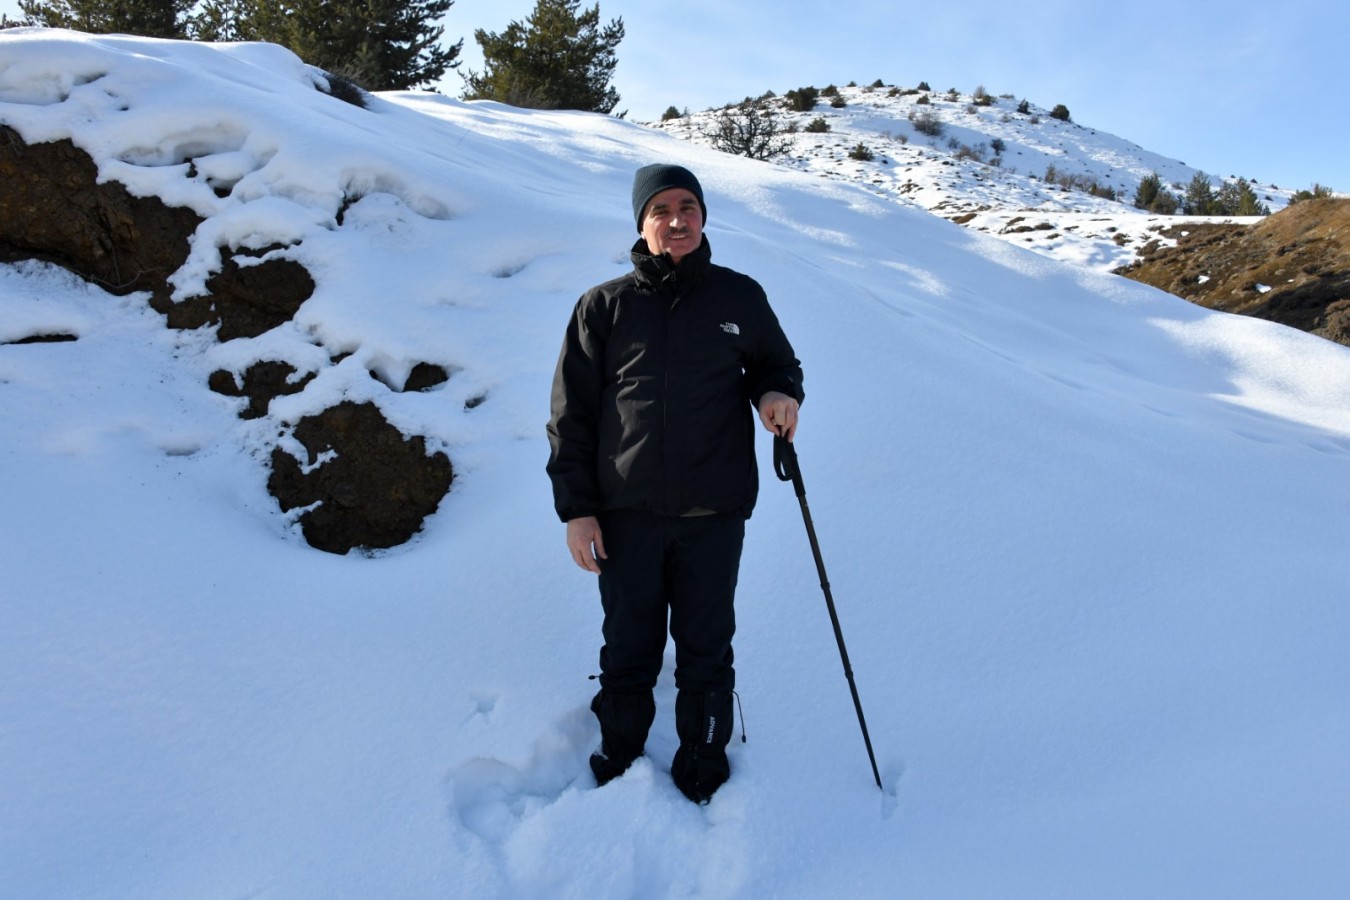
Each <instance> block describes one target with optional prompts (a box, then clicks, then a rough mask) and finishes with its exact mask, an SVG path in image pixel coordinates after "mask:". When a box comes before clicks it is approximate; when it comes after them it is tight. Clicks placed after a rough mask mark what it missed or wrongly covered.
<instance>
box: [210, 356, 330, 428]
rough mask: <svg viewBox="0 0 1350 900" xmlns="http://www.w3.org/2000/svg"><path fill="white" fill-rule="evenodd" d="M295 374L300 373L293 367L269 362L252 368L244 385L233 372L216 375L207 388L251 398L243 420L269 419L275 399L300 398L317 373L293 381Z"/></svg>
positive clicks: (226, 394)
mask: <svg viewBox="0 0 1350 900" xmlns="http://www.w3.org/2000/svg"><path fill="white" fill-rule="evenodd" d="M295 374H296V369H295V367H294V366H292V365H291V364H290V363H286V362H276V361H275V360H269V361H264V362H257V363H254V364H253V365H251V366H249V367H248V369H247V370H246V371H245V372H244V378H243V384H240V383H239V382H238V381H237V380H236V379H235V377H234V373H233V372H227V371H226V370H224V369H217V370H216V371H214V372H212V373H211V375H210V377H209V378H208V379H207V381H206V384H207V386H208V387H210V388H211V390H213V391H215V392H216V393H217V394H224V395H225V396H227V397H247V398H248V406H246V407H244V409H243V410H242V411H241V412H240V413H239V418H241V419H257V418H261V417H262V416H265V415H267V408H268V406H269V405H270V404H271V402H272V398H274V397H282V396H285V395H286V394H297V393H299V392H300V391H302V390H304V388H305V385H307V384H309V383H310V382H311V381H313V380H314V373H313V372H311V373H309V374H307V375H306V376H305V377H303V378H297V379H295V380H293V381H292V380H291V379H292V376H294V375H295Z"/></svg>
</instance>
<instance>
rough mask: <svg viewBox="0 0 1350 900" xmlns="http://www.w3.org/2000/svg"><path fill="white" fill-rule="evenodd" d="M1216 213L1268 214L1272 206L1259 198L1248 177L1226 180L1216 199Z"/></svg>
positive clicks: (1234, 214) (1233, 214)
mask: <svg viewBox="0 0 1350 900" xmlns="http://www.w3.org/2000/svg"><path fill="white" fill-rule="evenodd" d="M1214 213H1215V214H1216V215H1221V216H1268V215H1270V207H1268V206H1266V205H1265V204H1264V203H1262V202H1261V201H1260V200H1259V199H1257V196H1256V191H1254V190H1252V186H1251V185H1250V184H1248V183H1247V179H1245V178H1239V179H1238V180H1237V181H1235V182H1234V181H1227V182H1224V184H1223V186H1222V187H1220V188H1219V193H1218V195H1217V196H1216V197H1215V199H1214Z"/></svg>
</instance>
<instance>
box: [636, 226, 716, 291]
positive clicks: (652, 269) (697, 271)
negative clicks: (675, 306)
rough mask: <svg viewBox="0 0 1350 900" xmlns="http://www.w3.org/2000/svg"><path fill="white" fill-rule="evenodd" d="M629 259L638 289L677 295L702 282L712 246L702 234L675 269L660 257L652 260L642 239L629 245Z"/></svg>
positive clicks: (667, 259) (654, 257)
mask: <svg viewBox="0 0 1350 900" xmlns="http://www.w3.org/2000/svg"><path fill="white" fill-rule="evenodd" d="M631 256H632V259H633V272H634V274H635V275H636V276H637V281H638V285H639V286H640V287H642V288H643V289H645V290H657V289H658V288H661V287H663V286H665V287H667V288H669V289H671V290H672V291H679V290H681V289H684V288H688V287H692V286H693V285H695V284H697V283H698V282H699V280H700V279H702V278H703V273H704V272H706V271H707V269H708V264H709V263H710V262H712V245H710V244H709V243H708V236H707V235H706V234H705V235H704V236H703V240H702V241H701V242H699V245H698V247H697V248H695V249H694V251H693V252H692V253H690V254H688V255H687V256H685V257H684V258H683V259H681V260H680V262H679V264H678V265H676V264H675V263H673V262H671V261H670V257H669V256H666V255H664V254H662V255H661V256H653V255H652V251H651V248H649V247H648V246H647V241H646V239H645V238H638V239H637V243H636V244H634V245H633V250H632V253H631Z"/></svg>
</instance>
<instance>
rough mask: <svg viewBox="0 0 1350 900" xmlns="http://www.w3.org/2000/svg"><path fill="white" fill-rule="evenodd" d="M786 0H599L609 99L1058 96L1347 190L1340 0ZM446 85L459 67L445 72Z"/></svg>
mask: <svg viewBox="0 0 1350 900" xmlns="http://www.w3.org/2000/svg"><path fill="white" fill-rule="evenodd" d="M583 5H590V4H588V3H586V2H585V0H583ZM811 6H812V7H813V6H815V5H814V4H813V5H811ZM533 8H534V0H456V3H455V5H454V6H453V7H452V8H451V10H450V12H449V14H448V15H447V17H446V22H445V24H446V37H447V38H448V39H449V40H451V41H453V40H458V39H459V38H461V37H462V38H464V52H463V54H462V58H463V59H464V66H465V67H468V68H474V69H481V67H482V57H481V55H480V54H479V53H478V46H477V44H476V43H475V42H474V40H473V32H474V30H475V29H477V28H483V29H486V30H488V31H501V30H502V29H503V28H505V27H506V25H507V24H508V23H509V22H510V21H511V20H513V19H515V20H523V19H525V18H526V17H527V16H528V15H529V14H530V11H531V10H532V9H533ZM786 8H788V4H785V3H783V2H782V0H776V2H768V0H737V2H726V0H687V2H684V3H678V4H659V3H653V2H650V0H602V2H601V3H600V14H601V18H602V20H604V21H609V20H611V19H613V18H616V17H622V18H623V20H624V25H625V27H626V31H627V36H626V38H625V39H624V42H623V43H622V44H621V45H620V46H619V67H618V70H617V72H616V74H615V79H614V85H615V87H616V88H617V89H618V91H619V94H620V95H621V100H620V103H619V109H620V110H625V109H626V110H627V111H628V117H629V118H630V119H632V120H636V121H650V120H652V119H656V118H658V117H659V116H660V114H661V113H662V111H664V110H665V109H666V108H667V107H669V106H676V107H680V108H683V107H686V106H687V107H689V108H690V109H691V110H700V109H705V108H708V107H712V106H720V105H722V104H724V103H727V102H731V101H735V100H740V99H742V98H743V97H746V96H758V95H760V94H762V93H764V92H765V91H768V90H772V91H774V92H776V93H780V94H781V93H783V92H785V91H788V90H791V89H792V88H796V87H803V86H806V85H813V86H816V87H824V86H825V85H828V84H831V83H835V84H847V83H848V82H849V81H857V82H859V83H862V84H865V83H870V82H872V81H874V80H876V79H878V78H880V79H882V80H883V81H885V82H886V83H887V84H898V85H901V86H903V87H912V86H914V85H916V84H918V82H920V81H927V82H928V83H929V84H930V85H931V86H932V87H933V88H934V89H936V90H946V89H947V88H951V87H955V88H958V89H959V90H961V91H963V92H968V91H971V90H973V89H974V88H975V87H976V86H977V85H983V86H984V87H985V88H986V89H987V90H988V91H990V92H991V93H993V94H1003V93H1010V94H1015V95H1016V96H1017V97H1019V98H1023V97H1024V98H1026V99H1028V100H1030V101H1031V102H1033V103H1036V104H1038V105H1040V106H1044V107H1047V108H1049V107H1052V106H1054V105H1055V104H1057V103H1063V104H1065V105H1066V106H1068V108H1069V110H1070V112H1071V113H1072V115H1073V118H1074V121H1076V122H1078V123H1079V124H1082V125H1086V126H1090V127H1093V128H1097V129H1100V130H1103V131H1107V132H1110V133H1112V134H1115V135H1118V136H1120V137H1123V138H1126V139H1128V140H1131V141H1134V142H1135V143H1137V144H1140V145H1142V146H1143V147H1145V148H1147V149H1149V150H1153V151H1155V152H1157V153H1161V154H1163V155H1165V156H1169V157H1172V158H1174V159H1179V160H1181V161H1183V162H1185V163H1187V164H1188V165H1191V166H1194V167H1196V168H1200V169H1204V170H1205V171H1207V172H1209V173H1210V174H1211V175H1240V176H1243V177H1246V178H1254V179H1257V180H1259V181H1261V182H1264V183H1274V184H1276V185H1279V186H1280V187H1285V188H1288V187H1293V188H1306V187H1310V186H1311V185H1312V184H1313V182H1319V183H1321V184H1325V185H1329V186H1331V187H1333V188H1336V189H1337V190H1340V191H1350V154H1348V153H1347V152H1346V144H1347V139H1348V138H1350V121H1348V120H1347V117H1346V116H1345V115H1344V114H1343V113H1342V112H1341V107H1342V104H1343V102H1344V101H1343V99H1342V98H1341V96H1340V94H1341V90H1342V85H1343V84H1344V73H1343V69H1342V70H1338V69H1340V67H1339V66H1338V63H1337V59H1338V57H1339V56H1340V54H1341V53H1342V52H1343V47H1342V46H1338V43H1337V42H1338V41H1340V42H1342V43H1343V41H1344V38H1345V35H1347V34H1350V6H1348V5H1346V4H1343V3H1341V2H1332V0H1283V2H1280V3H1269V2H1262V3H1258V2H1255V0H1229V2H1226V3H1222V4H1220V3H1208V2H1190V3H1183V2H1175V0H1172V2H1162V0H1136V2H1134V3H1132V4H1119V3H1091V2H1088V3H1084V2H1067V0H1039V2H1037V3H1036V4H1034V5H1023V4H1016V3H1010V2H1007V0H999V2H988V0H964V2H960V3H946V2H941V0H938V2H933V3H924V4H899V3H896V2H894V0H843V2H836V3H833V4H827V5H825V8H824V10H816V9H812V11H810V12H796V11H788V12H785V11H784V10H785V9H786ZM808 8H810V7H808ZM17 11H18V3H17V0H0V12H8V13H9V14H10V15H16V14H17ZM461 89H462V80H461V79H460V77H459V76H458V75H457V74H452V75H451V76H450V77H449V78H447V79H446V81H445V82H444V83H443V85H442V90H443V91H445V92H446V93H449V94H455V95H457V94H458V93H459V92H460V90H461Z"/></svg>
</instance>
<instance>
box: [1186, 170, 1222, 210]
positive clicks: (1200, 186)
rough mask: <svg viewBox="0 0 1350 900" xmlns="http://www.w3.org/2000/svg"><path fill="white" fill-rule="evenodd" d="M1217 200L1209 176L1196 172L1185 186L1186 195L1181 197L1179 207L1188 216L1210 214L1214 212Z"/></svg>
mask: <svg viewBox="0 0 1350 900" xmlns="http://www.w3.org/2000/svg"><path fill="white" fill-rule="evenodd" d="M1216 207H1217V201H1216V198H1215V196H1214V187H1213V186H1212V185H1211V184H1210V183H1209V176H1208V175H1206V174H1205V173H1204V172H1196V173H1195V177H1193V178H1192V179H1191V183H1190V184H1188V185H1187V186H1186V196H1185V197H1183V198H1182V201H1181V209H1182V211H1183V212H1184V213H1185V214H1186V215H1188V216H1211V215H1214V214H1215V212H1216Z"/></svg>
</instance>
